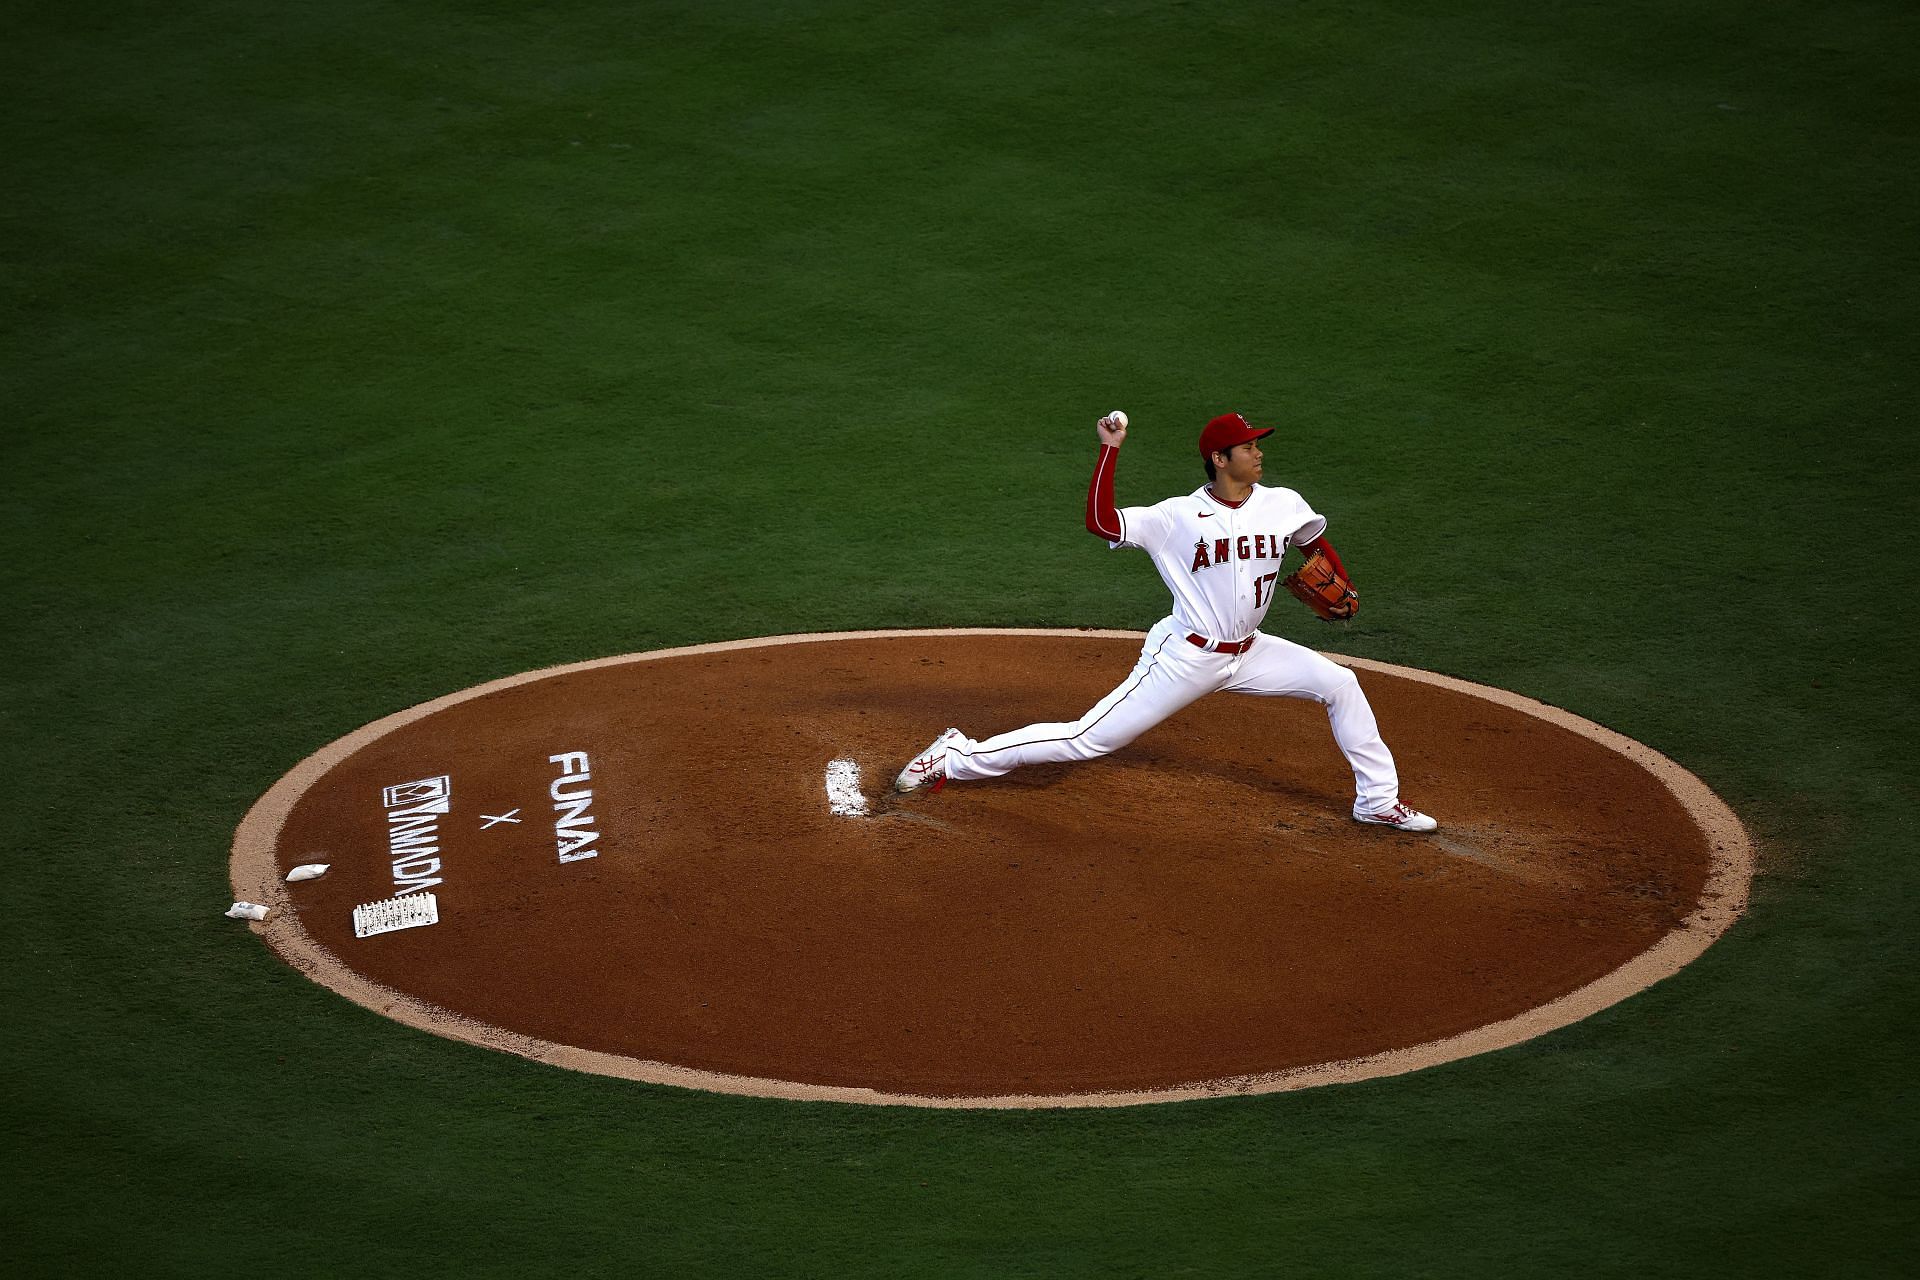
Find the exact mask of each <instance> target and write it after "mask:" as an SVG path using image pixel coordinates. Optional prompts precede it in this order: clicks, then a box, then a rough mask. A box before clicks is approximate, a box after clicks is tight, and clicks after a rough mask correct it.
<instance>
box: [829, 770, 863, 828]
mask: <svg viewBox="0 0 1920 1280" xmlns="http://www.w3.org/2000/svg"><path fill="white" fill-rule="evenodd" d="M827 808H828V809H830V810H832V811H833V813H834V815H835V816H836V817H841V818H864V817H866V816H867V798H866V796H864V795H862V794H861V791H860V766H859V765H857V764H855V763H854V762H853V761H851V760H834V761H831V762H830V763H828V765H827Z"/></svg>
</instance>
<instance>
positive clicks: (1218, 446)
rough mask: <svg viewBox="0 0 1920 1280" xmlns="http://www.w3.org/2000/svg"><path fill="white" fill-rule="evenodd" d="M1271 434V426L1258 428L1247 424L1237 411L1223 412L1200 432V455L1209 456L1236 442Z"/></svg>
mask: <svg viewBox="0 0 1920 1280" xmlns="http://www.w3.org/2000/svg"><path fill="white" fill-rule="evenodd" d="M1272 434H1273V428H1272V427H1263V428H1261V429H1259V430H1255V429H1254V428H1252V427H1250V426H1248V425H1247V420H1246V419H1245V418H1243V417H1241V416H1240V415H1239V414H1237V413H1223V414H1221V415H1220V416H1219V417H1217V418H1215V419H1214V420H1213V421H1212V422H1209V423H1208V424H1207V429H1206V430H1205V431H1202V432H1201V433H1200V456H1201V457H1203V458H1211V457H1212V456H1213V455H1214V454H1215V453H1226V452H1227V451H1228V450H1230V449H1232V448H1233V446H1235V445H1237V444H1245V443H1246V442H1247V441H1249V440H1258V439H1260V438H1261V437H1262V436H1270V435H1272Z"/></svg>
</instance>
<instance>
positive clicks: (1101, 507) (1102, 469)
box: [1087, 444, 1122, 542]
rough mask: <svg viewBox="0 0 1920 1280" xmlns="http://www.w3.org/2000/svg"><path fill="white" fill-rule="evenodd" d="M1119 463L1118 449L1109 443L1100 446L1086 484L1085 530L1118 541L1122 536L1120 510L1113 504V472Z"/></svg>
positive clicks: (1111, 540)
mask: <svg viewBox="0 0 1920 1280" xmlns="http://www.w3.org/2000/svg"><path fill="white" fill-rule="evenodd" d="M1119 464H1120V450H1119V449H1117V448H1115V447H1114V446H1113V445H1110V444H1103V445H1101V446H1100V461H1099V462H1098V463H1096V464H1095V465H1094V468H1093V480H1092V482H1091V483H1090V484H1088V485H1087V532H1088V533H1091V534H1094V535H1096V536H1098V537H1102V538H1105V539H1106V540H1107V541H1108V542H1119V541H1120V540H1121V537H1122V531H1121V528H1120V512H1119V511H1118V510H1116V509H1115V507H1114V505H1113V473H1114V470H1115V468H1116V467H1118V466H1119Z"/></svg>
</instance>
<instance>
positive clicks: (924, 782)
mask: <svg viewBox="0 0 1920 1280" xmlns="http://www.w3.org/2000/svg"><path fill="white" fill-rule="evenodd" d="M966 736H967V735H966V734H964V733H961V732H960V731H959V730H958V729H949V730H947V731H946V732H945V733H943V734H941V735H940V736H939V737H937V738H935V739H934V740H933V742H932V743H931V744H930V745H929V746H928V747H927V749H926V750H925V751H922V752H921V753H920V754H919V755H917V756H915V757H914V758H913V759H911V760H909V761H907V767H906V768H904V769H902V770H901V771H900V776H899V777H897V778H895V779H894V780H893V789H894V790H895V791H898V792H900V793H901V794H902V795H905V794H906V793H907V792H909V791H919V790H920V789H922V788H923V787H932V788H933V789H934V790H935V791H938V790H939V789H940V788H941V787H943V786H945V785H946V784H947V748H948V747H949V746H952V745H953V743H954V742H956V741H958V740H959V739H961V738H964V737H966Z"/></svg>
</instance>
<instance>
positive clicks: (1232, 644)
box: [1187, 634, 1254, 653]
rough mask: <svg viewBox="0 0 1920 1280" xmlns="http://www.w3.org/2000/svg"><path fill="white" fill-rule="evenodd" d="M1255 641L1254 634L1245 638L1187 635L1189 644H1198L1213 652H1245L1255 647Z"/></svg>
mask: <svg viewBox="0 0 1920 1280" xmlns="http://www.w3.org/2000/svg"><path fill="white" fill-rule="evenodd" d="M1253 641H1254V636H1248V637H1247V638H1246V639H1245V640H1209V639H1207V638H1206V637H1205V636H1202V635H1194V634H1189V635H1188V636H1187V643H1188V644H1191V645H1198V646H1199V647H1200V648H1202V649H1206V650H1209V651H1211V652H1213V653H1245V652H1246V651H1247V650H1249V649H1251V648H1253Z"/></svg>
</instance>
